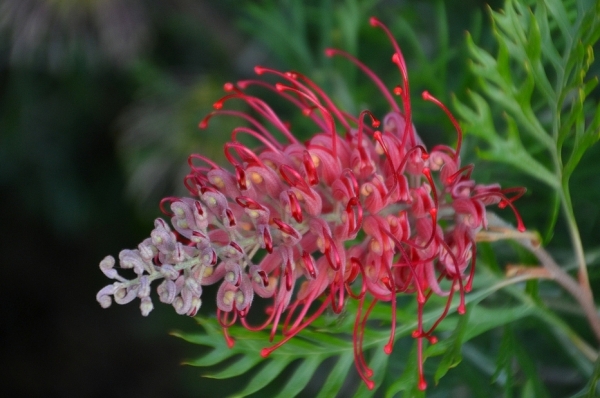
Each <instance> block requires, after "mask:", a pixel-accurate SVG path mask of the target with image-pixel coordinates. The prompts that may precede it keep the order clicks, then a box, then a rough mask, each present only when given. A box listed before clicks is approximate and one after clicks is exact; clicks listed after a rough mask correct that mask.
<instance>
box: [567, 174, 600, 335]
mask: <svg viewBox="0 0 600 398" xmlns="http://www.w3.org/2000/svg"><path fill="white" fill-rule="evenodd" d="M561 199H562V200H561V202H562V207H563V211H564V213H565V219H566V221H567V227H568V228H569V235H570V236H571V244H572V245H573V251H574V252H575V260H576V262H577V267H578V278H579V285H580V286H581V288H582V289H583V291H584V292H585V293H586V294H588V295H589V296H590V298H592V301H593V294H592V289H591V287H590V280H589V276H588V272H587V265H586V263H585V254H584V252H583V245H582V244H581V235H580V234H579V228H578V227H577V222H576V221H575V214H574V213H573V205H572V203H571V193H570V191H569V181H568V178H565V179H564V181H563V184H562V192H561ZM599 339H600V338H599Z"/></svg>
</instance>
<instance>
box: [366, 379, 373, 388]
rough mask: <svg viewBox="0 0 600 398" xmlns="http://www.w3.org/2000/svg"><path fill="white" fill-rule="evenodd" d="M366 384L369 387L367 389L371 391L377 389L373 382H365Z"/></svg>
mask: <svg viewBox="0 0 600 398" xmlns="http://www.w3.org/2000/svg"><path fill="white" fill-rule="evenodd" d="M365 384H366V385H367V388H368V389H369V390H372V389H374V388H375V382H374V381H373V380H365Z"/></svg>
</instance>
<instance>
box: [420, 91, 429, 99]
mask: <svg viewBox="0 0 600 398" xmlns="http://www.w3.org/2000/svg"><path fill="white" fill-rule="evenodd" d="M421 96H422V97H423V99H424V100H425V101H429V100H430V99H431V94H429V91H427V90H425V91H423V93H422V94H421Z"/></svg>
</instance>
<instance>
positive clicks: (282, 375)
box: [173, 271, 539, 397]
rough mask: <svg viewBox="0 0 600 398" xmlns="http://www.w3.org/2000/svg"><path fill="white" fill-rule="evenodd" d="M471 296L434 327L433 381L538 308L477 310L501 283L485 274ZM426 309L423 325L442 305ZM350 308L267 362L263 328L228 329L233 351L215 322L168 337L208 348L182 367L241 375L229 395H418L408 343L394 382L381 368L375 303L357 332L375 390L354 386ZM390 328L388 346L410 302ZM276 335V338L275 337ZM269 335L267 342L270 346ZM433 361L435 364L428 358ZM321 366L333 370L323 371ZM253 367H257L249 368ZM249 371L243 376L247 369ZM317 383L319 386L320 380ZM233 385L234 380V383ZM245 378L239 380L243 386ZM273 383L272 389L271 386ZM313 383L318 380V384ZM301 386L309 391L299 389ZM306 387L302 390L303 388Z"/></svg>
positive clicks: (410, 312)
mask: <svg viewBox="0 0 600 398" xmlns="http://www.w3.org/2000/svg"><path fill="white" fill-rule="evenodd" d="M478 285H479V286H480V288H479V289H477V291H475V292H473V293H471V294H470V295H468V296H467V302H468V304H469V305H468V312H467V314H468V315H465V316H461V317H459V316H457V315H452V316H450V317H449V318H447V319H446V320H445V321H444V322H443V323H442V324H440V327H439V331H440V332H441V333H442V335H443V336H444V338H443V339H441V340H440V342H438V343H437V344H434V345H430V346H429V347H428V348H427V350H425V352H424V358H432V359H431V361H433V362H432V363H433V364H434V370H433V372H432V373H434V377H433V378H434V381H435V384H438V383H439V382H440V379H441V378H442V377H443V376H444V375H445V374H446V373H447V372H448V370H449V369H451V368H454V367H456V366H457V365H458V364H459V363H460V362H461V346H462V345H463V344H465V343H467V342H469V341H471V340H473V339H475V338H477V337H478V336H481V335H482V334H484V333H486V332H489V331H490V330H492V329H494V328H496V327H498V326H502V325H506V324H510V323H512V322H514V321H517V320H519V319H523V318H525V317H528V316H531V315H533V314H534V313H535V312H536V311H539V308H536V307H537V306H536V304H535V303H534V302H533V301H532V300H528V299H527V296H523V298H524V300H525V301H524V302H521V303H518V302H515V303H514V304H513V305H510V306H505V307H503V308H485V307H484V306H482V305H481V302H482V301H483V300H485V299H486V298H488V297H490V296H492V295H494V294H495V293H497V292H498V291H499V290H500V289H502V288H503V287H505V286H506V282H505V281H504V280H503V279H502V278H501V276H500V277H499V276H495V275H493V274H492V273H490V272H489V271H488V272H486V273H485V274H483V275H481V278H480V281H479V282H478ZM437 304H438V305H434V306H432V308H430V309H428V310H427V311H426V312H425V313H424V314H423V321H424V324H425V325H431V324H432V323H433V322H434V321H435V320H436V319H437V317H438V316H439V315H440V313H441V311H442V307H443V302H442V301H441V300H440V301H439V303H437ZM457 305H458V302H457V300H455V302H453V305H452V307H451V312H454V311H455V310H456V307H457ZM356 311H357V302H356V301H354V300H351V301H349V302H348V304H347V306H346V308H345V310H344V313H343V315H341V316H340V317H339V318H337V317H334V318H332V317H326V318H321V319H318V320H316V321H315V322H314V324H313V325H312V326H311V327H309V328H307V329H305V330H303V331H302V332H301V333H300V334H299V336H296V337H294V338H292V339H291V340H289V341H288V342H286V343H285V344H284V345H283V346H282V347H280V348H278V349H277V350H275V351H274V352H273V353H272V354H271V355H270V356H269V358H268V359H263V358H262V357H261V356H260V350H261V349H262V348H265V347H267V346H269V343H268V341H269V333H268V332H267V331H260V332H252V331H248V330H246V329H244V328H243V327H240V326H233V327H232V328H230V334H231V335H232V336H233V337H234V338H235V340H236V343H235V345H234V346H233V348H231V349H230V348H229V347H228V346H227V344H226V342H225V339H224V338H223V334H222V330H221V328H220V326H219V324H218V322H217V320H216V319H214V318H211V319H206V318H196V319H197V321H198V323H199V324H200V325H201V326H202V328H203V331H199V332H194V333H183V332H174V333H173V334H174V335H176V336H178V337H181V338H183V339H185V340H186V341H189V342H191V343H194V344H199V345H202V346H206V347H209V348H210V349H211V350H210V351H209V352H208V353H207V354H205V355H204V356H202V357H201V358H199V359H195V360H191V361H188V362H186V364H188V365H193V366H199V367H203V368H207V369H208V372H206V373H205V375H204V376H205V377H208V378H214V379H231V378H234V377H240V376H241V375H246V377H244V379H245V380H244V381H243V383H244V384H245V386H244V387H243V388H242V389H241V390H240V391H237V392H236V393H235V394H234V395H233V396H236V397H238V396H247V395H251V394H253V393H257V392H261V391H262V392H263V393H264V391H265V390H264V389H268V388H276V387H274V386H275V385H276V384H277V382H276V381H283V380H287V383H286V384H284V386H283V387H281V389H280V390H279V391H278V394H279V395H276V396H288V397H291V396H296V395H299V394H300V393H302V392H303V391H308V390H311V391H315V389H318V388H320V390H319V391H320V392H319V395H318V396H319V397H331V396H335V394H337V393H338V392H339V391H342V389H343V391H344V393H345V394H350V393H352V395H354V396H361V397H368V396H373V395H374V394H376V393H379V392H381V393H384V394H385V395H386V396H388V397H393V396H396V395H397V394H399V393H401V392H404V393H405V394H407V396H411V397H412V396H423V395H424V393H422V392H420V391H419V390H418V374H417V370H416V369H417V365H416V364H417V362H416V360H417V355H416V342H415V343H414V344H413V349H412V350H411V351H410V353H409V354H408V356H405V355H404V354H402V353H400V355H401V359H400V360H401V361H402V363H403V364H404V366H403V371H402V374H401V375H400V377H399V378H398V377H397V376H398V375H396V374H391V373H390V372H389V371H388V372H387V374H386V369H387V370H389V369H391V368H392V366H391V364H390V361H395V360H398V358H397V356H396V352H394V353H393V354H392V355H391V356H388V355H386V354H385V353H384V351H383V347H384V345H385V344H386V343H387V341H388V339H389V333H390V331H389V321H390V319H391V316H390V313H389V311H390V307H389V305H377V306H376V307H375V309H374V310H373V312H372V314H371V317H370V319H369V325H370V326H369V327H367V328H366V330H365V338H364V345H363V348H364V350H365V357H366V359H367V363H368V365H369V367H371V368H372V369H373V371H374V381H375V383H376V389H374V390H373V391H369V390H368V389H367V388H366V385H365V384H364V383H362V382H360V379H359V378H358V375H356V373H355V371H354V357H353V344H352V336H351V333H350V332H351V330H352V326H353V323H354V319H353V316H352V315H353V314H355V313H356ZM396 316H397V319H398V327H397V329H396V336H395V338H396V346H398V345H399V344H400V341H403V339H404V338H409V336H410V334H411V333H412V331H413V330H415V329H416V327H417V321H416V315H415V308H414V306H412V305H409V306H406V307H402V308H399V309H398V310H397V314H396ZM278 338H281V337H280V336H279V337H278ZM278 338H276V340H275V342H276V341H278ZM438 356H441V357H442V358H441V360H439V361H435V360H434V359H433V358H435V357H438ZM324 363H327V364H329V363H333V364H334V365H332V366H330V367H326V366H325V365H324ZM257 365H258V368H256V366H257ZM252 369H254V370H253V371H254V372H255V373H247V372H249V371H251V370H252ZM323 379H325V381H324V382H323ZM235 380H236V383H241V382H240V381H238V380H239V379H235ZM246 380H247V381H246ZM271 383H275V384H271ZM320 383H323V384H322V385H320ZM307 386H309V387H308V388H307ZM305 389H306V390H305Z"/></svg>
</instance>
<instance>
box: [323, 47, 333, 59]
mask: <svg viewBox="0 0 600 398" xmlns="http://www.w3.org/2000/svg"><path fill="white" fill-rule="evenodd" d="M334 54H335V50H334V49H333V48H326V49H325V55H326V56H328V57H333V55H334Z"/></svg>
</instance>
